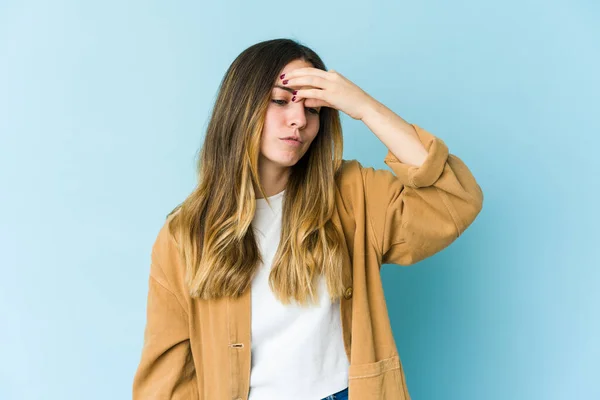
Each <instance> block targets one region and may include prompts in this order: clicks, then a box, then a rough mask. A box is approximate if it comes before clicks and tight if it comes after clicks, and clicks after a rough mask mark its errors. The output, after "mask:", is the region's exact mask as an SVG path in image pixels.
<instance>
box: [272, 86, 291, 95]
mask: <svg viewBox="0 0 600 400" xmlns="http://www.w3.org/2000/svg"><path fill="white" fill-rule="evenodd" d="M275 87H276V88H278V89H283V90H285V91H288V92H290V93H293V92H294V89H292V88H289V87H285V86H280V85H275Z"/></svg>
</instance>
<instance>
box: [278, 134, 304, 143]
mask: <svg viewBox="0 0 600 400" xmlns="http://www.w3.org/2000/svg"><path fill="white" fill-rule="evenodd" d="M281 140H283V141H286V142H287V141H294V142H297V143H302V141H301V140H300V139H298V138H295V137H293V136H288V137H284V138H281Z"/></svg>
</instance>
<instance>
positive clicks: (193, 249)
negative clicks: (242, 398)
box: [167, 39, 344, 304]
mask: <svg viewBox="0 0 600 400" xmlns="http://www.w3.org/2000/svg"><path fill="white" fill-rule="evenodd" d="M297 59H301V60H304V61H306V62H308V63H310V64H311V65H312V66H313V67H314V68H319V69H322V70H326V68H325V64H324V63H323V61H322V60H321V58H320V57H319V56H318V55H317V54H316V53H315V52H314V51H313V50H311V49H309V48H308V47H306V46H304V45H301V44H300V43H298V42H296V41H294V40H291V39H274V40H268V41H264V42H260V43H257V44H255V45H253V46H251V47H249V48H247V49H246V50H244V51H243V52H242V53H241V54H240V55H239V56H238V57H237V58H236V59H235V60H234V61H233V63H232V64H231V66H230V67H229V68H228V70H227V72H226V74H225V76H224V77H223V79H222V81H221V84H220V87H219V91H218V96H217V98H216V101H215V104H214V108H213V110H212V114H211V117H210V122H209V124H208V127H207V131H206V136H205V140H204V143H203V145H202V147H201V150H200V154H199V155H200V157H199V161H198V184H197V186H196V188H195V189H194V190H193V192H192V193H191V194H190V195H189V196H188V197H187V198H186V199H185V200H184V201H183V202H182V203H181V204H179V205H178V206H177V207H175V209H173V211H171V212H170V213H169V215H168V216H167V218H171V220H170V221H169V231H170V234H171V235H172V237H173V238H174V240H175V242H176V243H177V245H178V250H179V254H180V258H181V260H182V262H183V264H184V265H185V282H186V285H187V287H188V290H189V294H190V296H192V297H197V298H201V299H217V298H220V297H222V296H232V297H238V296H240V295H241V294H242V293H244V291H245V290H247V289H248V287H249V286H250V284H251V281H252V278H253V276H254V274H255V272H256V271H257V269H258V267H259V266H260V263H261V262H262V261H263V260H262V258H261V255H260V251H259V248H258V245H257V242H256V238H255V234H254V232H253V230H252V227H251V223H252V220H253V217H254V214H255V210H256V199H255V191H254V187H257V188H258V189H259V190H260V192H261V193H262V195H263V197H264V198H266V196H265V193H264V190H263V188H262V186H261V184H260V180H259V175H258V159H259V155H260V154H259V152H260V141H261V135H262V130H263V126H264V121H265V115H266V110H267V107H268V105H269V102H270V100H271V91H272V89H273V86H274V82H275V81H276V79H277V74H278V73H279V72H280V71H281V70H282V69H283V68H284V67H285V66H286V65H287V64H288V63H290V62H291V61H294V60H297ZM319 115H320V122H319V132H318V134H317V135H316V137H315V139H314V140H313V142H312V143H311V145H310V147H309V149H308V150H307V152H306V153H305V154H304V155H303V157H302V158H301V159H300V160H299V161H298V162H297V163H296V164H295V165H293V166H292V167H290V168H291V171H290V176H289V179H288V181H287V184H286V191H285V193H284V197H283V206H282V207H283V210H282V229H281V237H280V242H279V247H278V249H277V252H276V254H275V257H274V260H273V265H272V269H271V271H270V275H269V286H270V288H271V290H272V291H273V293H274V294H275V296H276V297H277V298H278V299H279V300H280V301H281V302H282V303H284V304H289V303H290V302H291V301H292V300H296V301H297V302H298V303H299V304H307V302H308V301H310V300H313V301H317V299H318V293H317V292H316V288H317V283H318V281H317V278H318V277H319V276H320V275H324V276H325V279H326V282H327V289H328V292H329V295H330V299H331V300H332V301H334V300H336V299H338V298H339V297H340V296H341V295H342V294H343V290H344V287H343V283H342V246H343V245H344V244H343V238H342V237H341V235H340V234H339V233H338V231H337V230H336V229H335V227H334V225H333V223H332V221H331V217H332V215H333V213H334V209H335V186H336V184H335V182H336V179H337V178H338V176H339V171H340V169H341V164H342V150H343V139H342V128H341V123H340V116H339V112H338V110H336V109H334V108H329V107H322V108H321V111H320V114H319ZM267 202H268V200H267Z"/></svg>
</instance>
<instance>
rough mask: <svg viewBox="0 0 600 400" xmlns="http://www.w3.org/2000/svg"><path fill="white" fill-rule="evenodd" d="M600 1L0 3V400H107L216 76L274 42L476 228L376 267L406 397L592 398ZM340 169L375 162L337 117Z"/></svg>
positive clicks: (191, 169) (597, 326) (599, 349)
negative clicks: (369, 105) (406, 127)
mask: <svg viewBox="0 0 600 400" xmlns="http://www.w3.org/2000/svg"><path fill="white" fill-rule="evenodd" d="M598 20H600V6H599V4H598V2H594V1H591V0H588V1H584V0H580V1H567V0H554V1H552V0H551V1H548V0H546V1H541V0H539V1H532V0H520V1H517V0H507V1H502V2H501V1H494V2H491V1H484V2H482V1H477V0H462V1H441V0H437V1H436V0H430V1H418V2H417V1H395V2H392V1H379V2H366V1H361V2H355V1H349V2H348V1H330V2H326V1H312V0H308V1H304V2H279V3H278V2H271V1H269V2H267V1H247V2H242V1H221V2H211V3H201V2H198V1H196V2H193V1H170V2H166V1H164V2H157V1H148V0H146V1H139V0H137V1H124V2H123V1H115V0H105V1H74V0H72V1H64V0H56V1H52V2H50V1H1V0H0V135H1V142H0V207H1V210H2V214H3V215H2V217H1V227H0V239H1V240H0V246H1V247H0V260H1V264H0V267H1V268H2V270H1V272H2V275H1V278H0V399H3V400H9V399H10V400H12V399H19V400H20V399H61V400H62V399H127V398H131V382H132V379H133V374H134V372H135V369H136V367H137V364H138V362H139V357H140V354H141V348H142V340H143V329H144V325H145V307H146V293H147V284H148V281H147V279H148V271H149V260H150V249H151V245H152V243H153V241H154V239H155V237H156V234H157V233H158V230H159V228H160V227H161V226H162V224H163V223H164V218H165V216H166V214H167V213H168V212H169V211H171V210H172V209H173V207H175V206H176V205H177V204H178V203H179V202H181V201H182V200H183V199H184V198H185V197H186V196H187V194H188V193H189V192H190V191H191V190H192V189H193V187H194V185H195V183H196V176H195V162H196V154H197V151H198V149H199V147H200V145H201V143H202V140H203V135H204V130H205V128H206V124H207V122H208V118H209V113H210V110H211V107H212V104H213V101H214V99H215V96H216V93H217V88H218V84H219V82H220V80H221V78H222V77H223V74H224V73H225V71H226V69H227V67H228V66H229V64H230V63H231V62H232V61H233V60H234V58H235V57H236V56H237V55H238V54H239V53H240V52H241V51H242V50H244V49H245V48H247V47H248V46H250V45H252V44H254V43H257V42H259V41H262V40H267V39H272V38H279V37H289V38H292V39H297V40H299V41H301V42H302V43H303V44H306V45H308V46H309V47H311V48H313V49H314V50H315V51H317V53H319V54H320V55H321V57H322V58H323V60H324V61H325V63H326V65H327V68H329V69H335V70H337V71H339V72H340V73H342V74H343V75H344V76H346V77H347V78H348V79H350V80H352V81H353V82H354V83H356V84H357V85H359V86H360V87H362V88H363V89H364V90H365V91H367V92H368V93H369V94H370V95H372V96H373V97H375V98H376V99H378V100H379V101H381V102H382V103H384V104H386V105H387V106H388V107H390V108H391V109H392V110H394V111H395V112H397V113H398V114H399V115H400V116H401V117H403V118H404V119H406V120H407V121H409V122H413V123H416V124H418V125H420V126H422V127H423V128H425V129H427V130H429V131H430V132H432V133H433V134H435V135H436V136H439V137H441V138H442V139H443V140H444V141H445V142H446V144H447V145H448V147H449V148H450V151H451V152H452V153H453V154H456V155H457V156H459V157H460V158H462V159H463V161H464V162H465V163H466V164H467V165H468V166H469V168H470V169H471V171H472V172H473V174H474V175H475V177H476V178H477V180H478V181H479V183H480V185H481V187H482V188H483V191H484V194H485V201H484V208H483V211H482V212H481V214H480V215H479V217H478V219H477V220H476V221H475V222H474V223H473V225H472V226H471V227H470V228H469V229H468V230H467V231H466V232H465V233H464V234H463V235H462V236H461V237H460V238H459V239H458V240H457V241H456V242H455V243H454V244H453V245H452V246H450V247H449V248H447V249H446V250H444V251H442V252H440V253H438V254H436V255H435V256H433V257H431V258H429V259H427V260H425V261H423V262H420V263H418V264H417V265H414V266H411V267H400V266H395V265H385V266H384V267H383V269H382V277H383V282H384V289H385V291H386V297H387V300H388V305H389V313H390V318H391V321H392V325H393V328H394V334H395V338H396V342H397V345H398V349H399V352H400V356H401V359H402V362H403V364H404V368H405V373H406V378H407V383H408V388H409V391H410V393H411V395H412V398H413V400H437V399H445V400H482V399H485V400H506V399H511V400H531V399H543V400H554V399H598V398H600V389H599V388H598V385H597V378H598V376H599V372H600V368H599V364H598V360H599V359H600V345H599V342H600V339H599V338H600V322H599V320H598V319H599V311H598V310H599V308H600V292H599V290H598V286H599V283H600V273H599V266H600V262H599V261H598V259H597V255H598V251H597V250H598V246H599V245H598V239H599V234H598V226H599V223H600V218H599V212H598V192H599V190H598V189H599V181H600V179H599V178H598V173H599V172H600V162H599V158H598V146H599V145H600V140H599V139H598V137H599V134H600V124H599V122H598V112H599V111H600V104H599V103H600V101H599V92H600V79H599V77H598V71H599V70H600V65H599V64H600V54H599V53H600V50H599V49H600V46H599V43H600V27H599V25H598V23H597V22H598ZM343 128H344V139H345V148H344V157H345V158H347V159H351V158H355V159H358V160H359V161H361V163H363V165H368V166H373V167H376V168H387V166H386V165H385V164H384V163H383V158H384V156H385V155H386V148H385V147H384V145H383V144H382V143H381V142H380V141H379V140H378V139H377V137H376V136H374V135H373V134H372V133H371V132H370V131H369V130H368V129H367V127H366V126H365V125H364V124H363V123H362V122H360V121H355V120H353V119H351V118H350V117H348V116H345V115H344V116H343Z"/></svg>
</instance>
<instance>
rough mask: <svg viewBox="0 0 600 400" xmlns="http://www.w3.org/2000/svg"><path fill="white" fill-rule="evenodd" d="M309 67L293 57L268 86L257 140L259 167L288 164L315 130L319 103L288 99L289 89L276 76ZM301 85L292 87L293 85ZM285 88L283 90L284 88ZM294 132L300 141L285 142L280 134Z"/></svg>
mask: <svg viewBox="0 0 600 400" xmlns="http://www.w3.org/2000/svg"><path fill="white" fill-rule="evenodd" d="M305 67H313V66H312V64H310V63H307V62H306V61H303V60H294V61H292V62H290V63H289V64H287V65H286V66H285V67H284V68H283V69H282V70H281V71H280V72H279V74H278V75H277V80H276V82H275V83H274V86H273V89H272V90H271V99H270V102H269V106H268V108H267V114H266V117H265V125H264V128H263V132H262V137H261V144H260V152H261V155H260V159H261V163H262V164H263V167H265V166H266V167H267V168H270V167H269V166H267V165H269V164H271V165H272V166H274V167H291V166H292V165H294V164H296V163H297V162H298V160H300V159H301V158H302V156H303V155H304V153H306V151H307V150H308V148H309V147H310V144H311V143H312V141H313V139H314V138H315V136H317V132H318V131H319V112H320V111H321V110H320V108H321V107H316V108H305V107H304V99H301V100H300V101H299V102H293V103H292V97H293V94H292V93H291V91H292V90H293V89H291V88H288V87H286V88H285V89H282V88H280V87H285V86H284V85H282V83H281V82H282V81H281V79H279V76H280V75H281V74H284V73H287V72H290V71H292V70H294V69H297V68H305ZM304 88H310V87H309V86H305V87H302V88H297V87H294V89H304ZM286 89H287V90H286ZM289 136H294V137H297V138H299V140H300V142H299V143H298V142H291V143H290V142H287V141H285V140H283V138H286V137H289Z"/></svg>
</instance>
